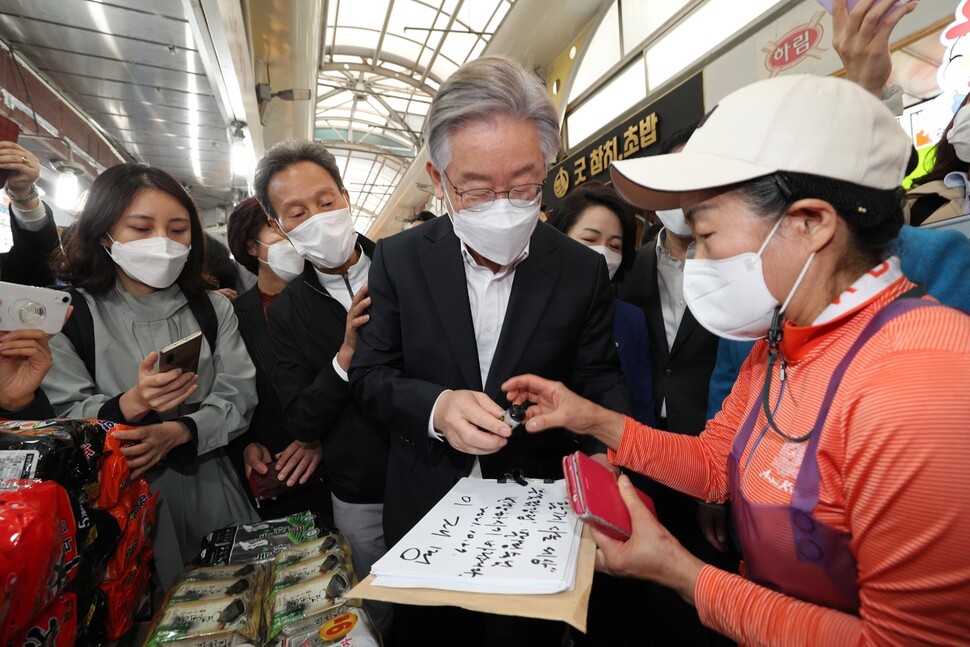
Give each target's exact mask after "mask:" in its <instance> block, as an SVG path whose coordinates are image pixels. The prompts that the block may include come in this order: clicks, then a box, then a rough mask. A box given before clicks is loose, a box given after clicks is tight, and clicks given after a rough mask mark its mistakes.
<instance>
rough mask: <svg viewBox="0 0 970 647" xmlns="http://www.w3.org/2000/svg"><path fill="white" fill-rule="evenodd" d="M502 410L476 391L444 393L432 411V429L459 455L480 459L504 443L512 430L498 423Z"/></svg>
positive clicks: (503, 445)
mask: <svg viewBox="0 0 970 647" xmlns="http://www.w3.org/2000/svg"><path fill="white" fill-rule="evenodd" d="M503 413H505V412H504V411H503V410H502V407H500V406H498V405H497V404H495V402H494V401H493V400H492V399H491V398H490V397H488V396H487V395H485V394H484V393H480V392H478V391H445V392H444V393H442V394H441V396H440V397H439V398H438V404H437V406H436V407H435V410H434V420H433V424H434V428H435V429H437V430H438V431H440V432H441V433H442V434H444V436H445V440H447V441H448V444H449V445H451V446H452V447H454V448H455V449H457V450H458V451H460V452H464V453H466V454H474V455H476V456H484V455H486V454H494V453H495V452H497V451H498V450H500V449H502V448H503V447H505V445H506V444H508V442H509V441H508V437H509V436H511V435H512V428H511V427H509V426H508V425H507V424H505V423H504V422H502V421H501V420H499V418H501V416H502V414H503Z"/></svg>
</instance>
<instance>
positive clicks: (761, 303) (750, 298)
mask: <svg viewBox="0 0 970 647" xmlns="http://www.w3.org/2000/svg"><path fill="white" fill-rule="evenodd" d="M781 220H783V218H782V219H780V220H779V221H778V222H777V223H775V226H774V227H773V228H772V229H771V232H770V233H769V234H768V237H767V238H766V239H765V242H764V243H762V245H761V248H760V249H759V250H758V251H757V252H746V253H744V254H738V255H737V256H732V257H730V258H724V259H719V260H698V259H694V258H691V256H693V246H691V247H692V248H691V250H690V251H689V253H688V258H687V260H686V261H685V262H684V301H686V302H687V307H688V308H690V311H691V314H693V315H694V318H695V319H697V323H699V324H700V325H702V326H704V327H705V328H706V329H707V330H709V331H710V332H711V333H713V334H715V335H717V336H718V337H724V338H725V339H733V340H735V341H751V340H753V339H761V338H762V337H765V336H766V335H767V334H768V330H769V329H770V328H771V320H772V317H773V315H774V312H775V308H777V307H778V305H779V304H778V300H777V299H775V297H773V296H772V295H771V292H770V291H769V290H768V286H767V284H766V283H765V275H764V270H763V268H762V265H761V254H762V253H763V252H764V250H765V247H767V246H768V242H769V241H770V240H771V237H772V236H774V235H775V232H776V231H777V230H778V226H779V225H780V224H781ZM814 258H815V252H812V253H811V255H810V256H809V257H808V260H807V261H805V265H804V266H803V267H802V271H801V273H800V274H799V275H798V278H797V279H796V280H795V284H794V285H793V286H792V288H791V291H789V293H788V297H787V298H786V299H785V303H784V304H783V305H782V306H781V312H784V311H785V308H787V307H788V303H789V302H790V301H791V298H792V296H794V294H795V290H797V289H798V286H799V284H801V282H802V279H803V278H805V273H806V272H808V267H809V265H810V264H811V262H812V259H814Z"/></svg>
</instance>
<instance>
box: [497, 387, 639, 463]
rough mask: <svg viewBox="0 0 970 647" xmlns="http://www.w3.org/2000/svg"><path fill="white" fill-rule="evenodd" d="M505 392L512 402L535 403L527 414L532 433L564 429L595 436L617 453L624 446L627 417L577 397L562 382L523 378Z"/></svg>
mask: <svg viewBox="0 0 970 647" xmlns="http://www.w3.org/2000/svg"><path fill="white" fill-rule="evenodd" d="M502 390H503V391H505V394H506V397H508V399H509V401H511V402H517V403H521V402H524V401H526V400H528V401H529V402H534V403H535V404H533V405H532V406H531V407H529V408H528V409H527V410H526V412H525V420H526V422H525V428H526V430H527V431H529V432H536V431H544V430H546V429H554V428H556V427H564V428H566V429H569V430H570V431H574V432H576V433H577V434H584V435H586V434H588V435H592V436H595V437H596V438H597V439H598V440H600V441H602V442H604V443H606V445H607V446H608V447H611V448H612V449H614V450H615V449H617V448H618V447H619V446H620V439H621V438H622V437H623V428H624V425H625V424H626V417H625V416H624V415H622V414H619V413H616V412H615V411H610V410H608V409H604V408H603V407H600V406H598V405H596V404H594V403H592V402H590V401H589V400H587V399H585V398H583V397H581V396H579V395H576V394H575V393H573V392H572V391H570V390H569V389H567V388H566V385H564V384H563V383H562V382H553V381H552V380H547V379H545V378H542V377H539V376H537V375H519V376H518V377H513V378H512V379H510V380H508V381H507V382H505V384H503V385H502Z"/></svg>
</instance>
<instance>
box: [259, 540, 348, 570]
mask: <svg viewBox="0 0 970 647" xmlns="http://www.w3.org/2000/svg"><path fill="white" fill-rule="evenodd" d="M330 554H333V555H342V556H343V559H344V562H345V563H346V564H347V565H348V566H350V563H351V562H350V545H349V544H347V540H346V539H344V537H343V536H342V535H340V534H339V533H335V532H332V533H330V534H328V535H324V536H322V537H320V538H319V539H315V540H313V541H308V542H304V543H302V544H299V545H296V546H291V547H289V548H286V549H285V550H283V551H280V553H279V554H278V555H277V556H276V559H275V560H274V564H275V565H276V568H278V569H279V568H284V567H286V566H292V565H293V564H296V563H297V562H301V561H303V560H305V559H310V558H311V557H318V556H320V555H330Z"/></svg>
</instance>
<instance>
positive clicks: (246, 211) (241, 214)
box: [226, 197, 266, 275]
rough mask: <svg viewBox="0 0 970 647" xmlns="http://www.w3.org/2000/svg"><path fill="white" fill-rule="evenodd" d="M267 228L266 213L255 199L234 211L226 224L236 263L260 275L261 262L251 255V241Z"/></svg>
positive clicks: (227, 238) (247, 200) (238, 206)
mask: <svg viewBox="0 0 970 647" xmlns="http://www.w3.org/2000/svg"><path fill="white" fill-rule="evenodd" d="M265 226H266V212H265V211H263V208H262V207H261V206H259V201H258V200H256V198H255V197H248V198H246V199H245V200H243V201H242V202H240V203H239V204H237V205H236V208H235V209H233V210H232V213H231V214H229V219H228V221H227V222H226V242H227V243H229V251H230V252H232V256H233V258H235V259H236V262H237V263H239V264H240V265H242V266H243V267H245V268H246V269H247V270H249V271H250V272H252V273H253V274H257V275H258V274H259V261H258V260H256V257H255V256H253V255H252V254H250V253H249V241H251V240H257V239H258V238H259V232H261V231H262V230H263V227H265Z"/></svg>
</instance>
